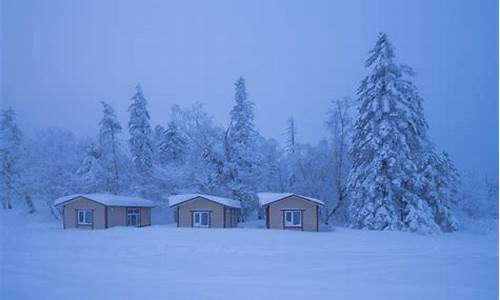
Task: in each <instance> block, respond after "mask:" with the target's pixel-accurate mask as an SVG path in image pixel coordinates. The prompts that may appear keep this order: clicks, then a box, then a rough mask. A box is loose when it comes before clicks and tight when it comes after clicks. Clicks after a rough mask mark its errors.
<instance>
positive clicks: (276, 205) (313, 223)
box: [264, 196, 319, 231]
mask: <svg viewBox="0 0 500 300" xmlns="http://www.w3.org/2000/svg"><path fill="white" fill-rule="evenodd" d="M317 207H318V205H316V204H315V203H312V202H310V201H306V200H304V199H302V198H300V197H297V196H290V197H287V198H284V199H282V200H278V201H276V202H272V203H269V204H267V205H265V206H264V209H265V210H266V218H267V219H266V227H267V228H272V229H289V230H299V231H300V230H303V231H318V230H319V224H318V209H317ZM288 209H299V210H301V211H302V227H297V228H290V227H287V228H285V227H284V214H283V211H284V210H288Z"/></svg>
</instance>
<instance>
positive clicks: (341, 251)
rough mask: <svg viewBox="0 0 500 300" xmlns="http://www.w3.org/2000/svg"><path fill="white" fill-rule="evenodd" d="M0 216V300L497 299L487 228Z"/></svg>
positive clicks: (492, 237) (493, 240) (492, 239)
mask: <svg viewBox="0 0 500 300" xmlns="http://www.w3.org/2000/svg"><path fill="white" fill-rule="evenodd" d="M0 213H1V214H0V217H1V218H2V220H1V226H2V227H1V230H2V233H1V234H2V241H1V247H2V248H1V249H0V251H1V252H0V253H1V268H2V272H1V297H0V298H1V299H240V300H241V299H496V298H497V297H498V269H497V268H498V246H497V245H498V235H497V234H496V233H489V234H476V235H473V234H465V233H458V234H443V235H439V236H419V235H414V234H407V233H397V232H369V231H358V230H348V229H343V228H342V229H337V230H335V231H332V232H320V233H306V232H290V231H279V230H263V229H255V228H249V229H244V228H235V229H225V230H222V229H213V230H206V229H179V228H175V227H173V226H170V225H158V226H151V227H147V228H112V229H109V230H96V231H83V230H80V231H78V230H62V229H61V228H60V226H59V224H57V223H56V222H53V221H46V220H45V221H44V220H41V219H40V218H41V217H39V216H26V215H23V216H22V217H21V216H20V215H19V214H18V213H17V212H0ZM21 218H22V219H21ZM20 220H23V221H24V222H25V223H24V224H23V223H22V222H20Z"/></svg>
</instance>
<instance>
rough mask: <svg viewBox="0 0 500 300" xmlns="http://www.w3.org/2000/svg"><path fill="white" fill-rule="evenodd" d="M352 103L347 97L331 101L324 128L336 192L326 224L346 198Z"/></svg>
mask: <svg viewBox="0 0 500 300" xmlns="http://www.w3.org/2000/svg"><path fill="white" fill-rule="evenodd" d="M352 108H353V101H352V100H351V99H350V98H349V97H344V98H342V99H335V100H332V101H331V106H330V109H329V111H328V119H327V121H326V122H325V126H326V128H327V130H328V131H329V132H330V135H331V142H332V151H333V171H334V176H333V178H334V179H333V181H334V182H333V185H334V187H335V192H336V198H337V199H336V200H337V201H336V202H335V205H334V206H333V207H332V208H331V210H330V211H328V209H327V217H326V220H325V221H326V223H327V224H328V220H329V219H330V218H331V216H332V215H334V214H335V213H336V212H337V211H338V210H339V208H340V207H341V206H342V205H343V204H344V201H345V198H346V182H347V176H348V175H349V168H350V161H349V157H348V149H349V143H350V139H351V133H352V125H353V118H352V115H351V114H352V111H351V110H352Z"/></svg>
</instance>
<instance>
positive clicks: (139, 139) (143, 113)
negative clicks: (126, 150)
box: [128, 84, 153, 175]
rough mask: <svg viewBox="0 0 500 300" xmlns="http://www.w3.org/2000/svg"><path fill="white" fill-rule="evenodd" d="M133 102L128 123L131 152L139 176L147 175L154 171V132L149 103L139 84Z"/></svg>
mask: <svg viewBox="0 0 500 300" xmlns="http://www.w3.org/2000/svg"><path fill="white" fill-rule="evenodd" d="M131 100H132V103H131V104H130V106H129V109H128V111H129V112H130V119H129V122H128V130H129V134H130V138H129V140H128V141H129V145H130V152H131V154H132V160H133V162H134V165H135V168H136V171H137V172H138V174H140V175H147V174H150V173H151V172H152V169H153V145H152V130H151V126H150V124H149V112H148V110H147V107H146V106H147V101H146V98H144V94H143V92H142V88H141V86H140V85H139V84H138V85H137V86H136V92H135V94H134V96H133V97H132V99H131Z"/></svg>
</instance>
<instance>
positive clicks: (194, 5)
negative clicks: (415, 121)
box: [1, 0, 498, 176]
mask: <svg viewBox="0 0 500 300" xmlns="http://www.w3.org/2000/svg"><path fill="white" fill-rule="evenodd" d="M497 13H498V3H497V1H494V0H490V1H473V0H470V1H452V0H450V1H436V0H432V1H431V0H428V1H422V0H419V1H416V0H415V1H411V0H410V1H403V0H398V1H389V0H383V1H373V0H365V1H335V0H327V1H306V0H303V1H285V0H282V1H269V0H266V1H264V0H262V1H100V0H99V1H98V0H74V1H66V0H60V1H55V0H47V1H24V0H3V1H2V14H1V16H2V18H1V20H2V21H1V25H2V33H3V34H2V39H1V43H2V52H1V55H2V59H1V62H2V74H1V75H2V77H1V83H2V84H1V100H2V106H12V107H13V108H14V109H15V110H16V111H17V112H18V114H19V122H20V124H21V126H22V129H23V130H24V131H27V132H34V131H35V130H37V129H40V128H45V127H49V126H57V127H62V128H65V129H69V130H72V131H74V132H76V133H77V134H79V135H94V134H96V132H97V123H98V120H99V118H100V115H101V107H100V105H99V103H98V101H100V100H105V101H108V102H110V103H111V104H112V105H113V106H114V108H115V110H116V111H117V114H118V115H119V117H120V119H121V120H122V122H123V125H125V122H126V120H127V117H128V116H127V107H128V104H129V99H130V97H131V96H132V94H133V92H134V86H135V85H136V83H137V82H141V83H142V86H143V89H144V92H145V95H146V97H147V99H148V100H149V109H150V113H151V117H152V123H153V125H155V124H158V123H162V124H165V123H166V122H167V120H168V114H169V111H170V107H171V106H172V105H173V104H175V103H178V104H181V105H189V104H190V103H192V102H195V101H199V102H202V103H204V104H205V106H206V109H207V111H208V112H209V113H210V114H212V115H213V116H214V117H215V118H216V120H217V122H218V123H220V124H225V123H227V120H228V112H229V110H230V109H231V106H232V103H233V102H232V94H233V82H234V81H235V80H236V79H237V77H238V76H240V75H242V76H244V77H245V78H246V80H247V87H248V90H249V94H250V96H251V98H252V100H253V101H254V102H255V103H256V122H257V126H258V128H259V130H260V131H261V133H262V134H263V135H264V136H267V137H275V138H277V139H279V140H282V133H283V131H284V127H285V121H286V119H287V118H288V117H289V116H290V115H293V116H295V118H296V120H297V123H298V127H299V139H300V141H302V142H310V143H314V142H316V141H318V140H319V139H320V138H321V137H323V136H325V134H326V133H325V130H324V125H323V124H324V120H325V112H326V110H327V108H328V104H329V100H330V99H332V98H337V97H342V96H354V95H355V90H356V88H357V86H358V84H359V82H360V80H361V79H362V78H363V77H364V76H365V74H366V70H365V69H364V67H363V65H364V60H365V59H366V57H367V52H368V51H369V50H370V49H371V47H372V46H373V44H374V42H375V39H376V36H377V33H378V32H379V31H385V32H387V33H388V35H389V37H390V39H391V40H392V42H393V43H394V45H395V46H396V50H397V59H398V60H399V62H402V63H405V64H408V65H410V66H412V67H413V68H414V69H415V71H416V72H417V77H416V78H415V82H416V84H417V86H418V88H419V90H420V93H421V95H422V96H423V97H424V99H425V104H424V107H425V114H426V116H427V119H428V121H429V123H430V126H431V129H430V133H431V136H432V138H433V139H434V141H435V143H436V144H437V145H438V147H440V148H442V149H446V150H448V151H449V152H450V153H451V155H452V157H453V158H454V159H455V160H456V162H457V165H458V166H459V167H460V168H462V169H474V170H476V171H480V172H485V173H487V174H489V175H491V176H493V175H496V174H497V173H498V15H497Z"/></svg>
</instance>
